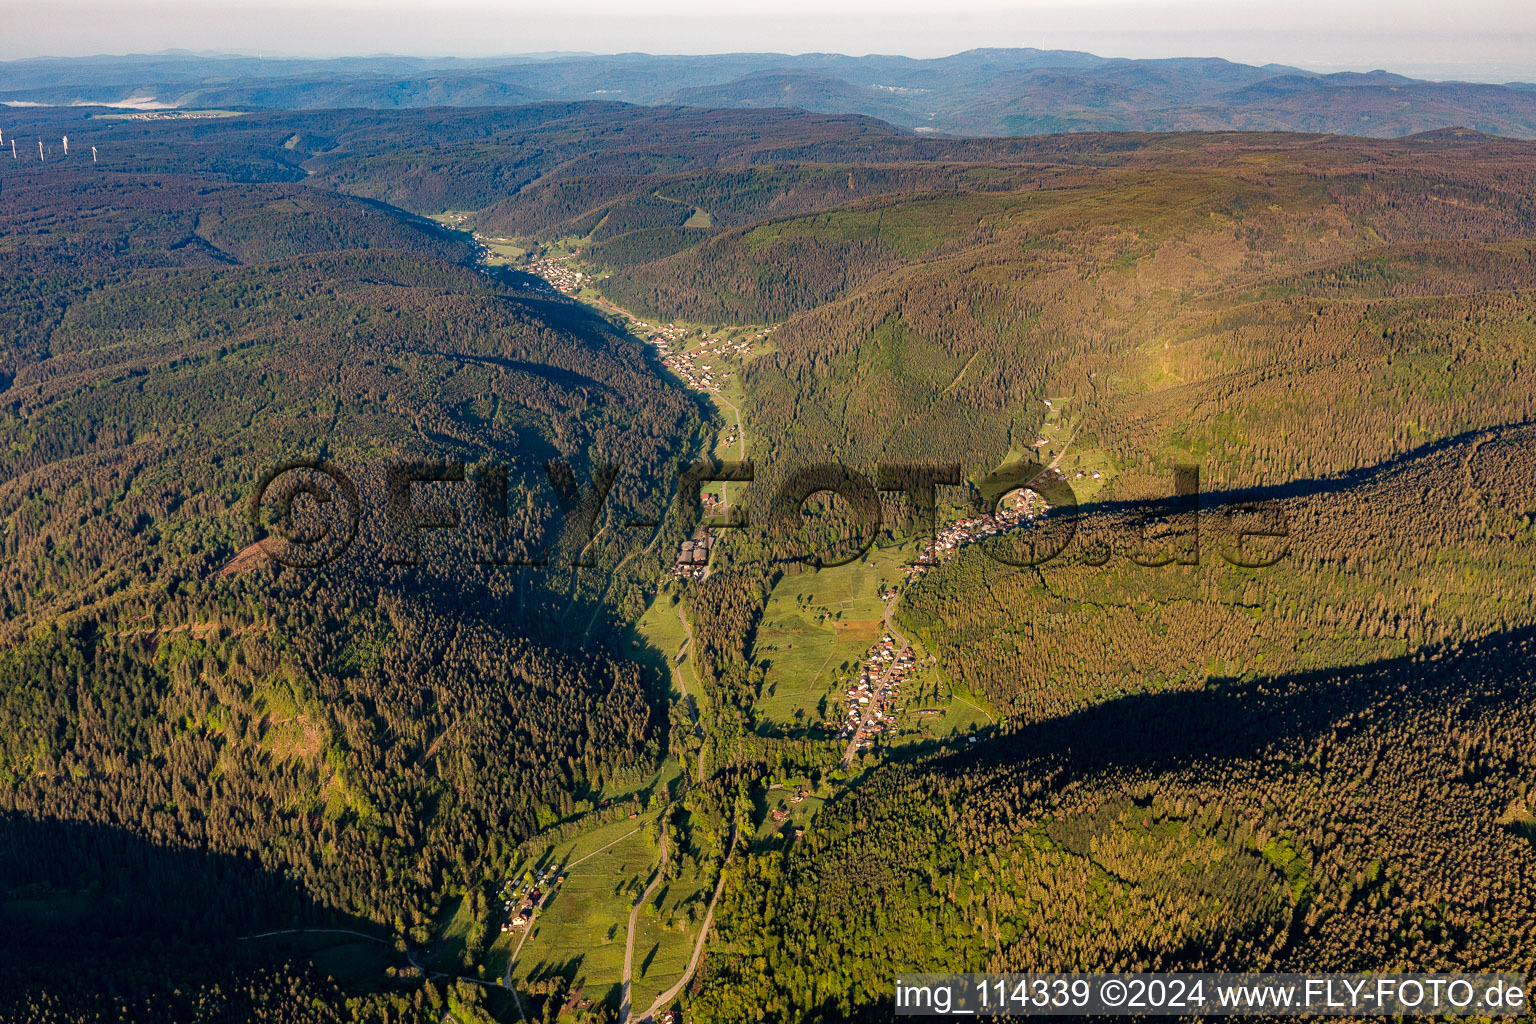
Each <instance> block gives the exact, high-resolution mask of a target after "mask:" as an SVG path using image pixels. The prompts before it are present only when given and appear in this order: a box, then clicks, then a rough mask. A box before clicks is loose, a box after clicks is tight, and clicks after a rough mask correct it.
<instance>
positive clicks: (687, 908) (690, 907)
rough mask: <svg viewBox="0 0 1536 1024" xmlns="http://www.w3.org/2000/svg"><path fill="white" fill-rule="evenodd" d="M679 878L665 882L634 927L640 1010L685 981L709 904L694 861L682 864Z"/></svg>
mask: <svg viewBox="0 0 1536 1024" xmlns="http://www.w3.org/2000/svg"><path fill="white" fill-rule="evenodd" d="M679 863H680V865H681V871H680V873H679V874H678V876H677V877H676V878H674V879H671V880H669V881H666V882H663V883H662V885H661V887H660V888H659V889H657V891H656V894H655V895H654V896H653V897H652V899H651V901H650V902H648V903H647V904H646V905H645V906H644V907H642V908H641V910H640V916H639V919H638V920H637V921H636V924H635V963H634V992H633V999H632V1002H633V1003H634V1005H635V1006H636V1007H638V1008H640V1009H644V1008H645V1007H647V1006H650V1005H651V1003H652V1002H653V1001H654V1000H655V998H656V997H657V996H658V995H660V994H661V993H662V992H664V991H665V990H666V989H667V987H668V986H670V985H671V984H672V983H673V982H675V981H677V979H678V978H680V977H682V975H683V972H684V971H685V970H687V968H688V958H689V957H690V956H691V955H692V953H693V944H694V942H695V941H696V940H697V939H698V936H699V926H700V925H701V924H702V923H703V921H704V912H705V910H706V908H707V907H708V904H709V897H710V889H709V885H708V882H709V879H708V878H707V877H705V874H704V870H703V868H704V866H703V865H702V864H700V863H699V862H698V861H696V860H693V859H692V858H687V857H684V858H682V859H681V860H680V862H679Z"/></svg>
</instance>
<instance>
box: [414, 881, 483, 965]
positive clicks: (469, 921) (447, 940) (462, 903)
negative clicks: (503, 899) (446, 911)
mask: <svg viewBox="0 0 1536 1024" xmlns="http://www.w3.org/2000/svg"><path fill="white" fill-rule="evenodd" d="M481 928H482V925H481V924H480V922H479V921H476V920H475V915H474V914H473V913H471V911H470V908H469V900H467V899H460V900H459V901H458V902H457V903H456V904H455V905H454V908H453V914H452V916H451V917H449V918H448V922H447V923H446V924H445V925H443V929H442V931H441V932H440V933H439V935H438V939H437V941H436V943H435V944H434V947H433V949H432V953H431V957H430V958H429V959H428V960H427V964H428V966H430V967H432V968H433V969H435V970H439V971H443V972H446V973H448V974H458V973H460V972H461V971H462V970H463V960H462V957H463V955H464V949H465V947H466V946H468V945H469V943H470V939H471V938H472V937H473V936H475V935H476V934H477V933H478V932H479V931H480V930H481Z"/></svg>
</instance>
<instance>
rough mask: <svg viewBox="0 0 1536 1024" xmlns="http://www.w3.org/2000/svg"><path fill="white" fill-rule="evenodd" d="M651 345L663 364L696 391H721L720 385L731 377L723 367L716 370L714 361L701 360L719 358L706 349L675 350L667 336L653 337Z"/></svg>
mask: <svg viewBox="0 0 1536 1024" xmlns="http://www.w3.org/2000/svg"><path fill="white" fill-rule="evenodd" d="M651 345H652V346H653V347H654V348H655V349H656V354H657V355H658V356H660V357H661V362H662V365H663V366H665V367H666V368H667V369H669V370H671V371H672V372H673V373H675V374H677V375H678V376H679V377H681V378H682V379H683V383H685V384H687V385H688V386H689V387H691V388H693V389H694V390H695V391H712V392H713V391H719V390H720V385H721V384H723V383H725V382H726V381H727V380H729V379H730V376H731V375H730V373H728V372H727V371H725V370H723V369H722V370H716V369H715V364H714V363H703V362H700V361H699V360H701V359H711V358H719V357H718V356H711V355H709V354H707V352H706V350H705V349H702V348H701V349H695V350H694V351H692V352H673V351H672V346H671V344H670V342H669V341H668V340H667V339H666V338H665V337H655V338H652V339H651Z"/></svg>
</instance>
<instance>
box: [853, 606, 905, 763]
mask: <svg viewBox="0 0 1536 1024" xmlns="http://www.w3.org/2000/svg"><path fill="white" fill-rule="evenodd" d="M916 664H917V658H916V656H915V655H914V654H913V653H912V649H911V648H910V647H907V648H903V649H901V650H897V648H896V639H895V637H892V636H891V635H890V634H886V635H884V636H882V637H881V638H880V639H879V640H878V641H877V642H876V643H875V645H874V646H873V647H871V648H870V649H869V652H868V653H867V654H865V656H864V660H863V662H862V663H860V665H859V674H858V676H857V677H856V678H855V681H854V684H853V685H852V686H850V687H849V688H848V719H847V721H845V722H844V723H843V727H842V729H841V730H839V731H838V734H837V735H838V738H839V739H850V738H851V739H854V740H855V741H856V744H857V749H859V750H862V749H864V748H865V747H867V746H869V745H870V744H871V743H873V742H874V739H875V737H877V736H879V735H880V734H881V733H882V732H884V731H885V728H886V725H887V724H888V723H889V722H891V721H892V719H893V718H894V713H893V709H894V707H895V704H896V701H897V699H898V698H899V697H900V696H901V684H902V682H903V680H905V679H906V678H907V676H908V675H910V674H911V672H912V669H913V668H914V666H915V665H916Z"/></svg>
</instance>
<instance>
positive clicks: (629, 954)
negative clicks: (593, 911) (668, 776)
mask: <svg viewBox="0 0 1536 1024" xmlns="http://www.w3.org/2000/svg"><path fill="white" fill-rule="evenodd" d="M658 824H660V825H661V834H660V835H659V836H657V838H656V841H657V842H658V843H660V844H661V863H660V864H658V865H657V866H656V873H655V874H654V875H652V876H651V883H650V884H649V885H647V886H646V887H645V891H644V892H642V893H641V894H640V898H639V899H637V900H635V905H634V907H633V908H631V910H630V912H629V929H628V930H627V931H626V932H625V935H624V996H623V998H622V999H620V1000H619V1020H621V1021H626V1020H629V997H630V988H631V982H632V981H633V979H634V973H635V968H634V964H635V924H636V922H637V921H638V920H639V919H640V908H641V907H643V906H645V901H646V900H648V899H650V898H651V895H652V894H653V893H655V892H656V887H657V886H658V885H660V884H661V880H662V879H663V878H665V877H666V874H667V826H666V824H665V823H664V822H661V821H660V819H658Z"/></svg>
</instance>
